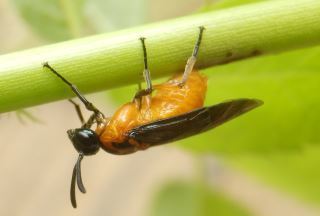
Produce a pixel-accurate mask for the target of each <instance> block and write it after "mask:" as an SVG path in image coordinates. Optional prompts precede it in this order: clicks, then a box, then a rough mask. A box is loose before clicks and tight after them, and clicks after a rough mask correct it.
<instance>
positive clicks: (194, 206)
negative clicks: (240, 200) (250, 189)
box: [150, 182, 251, 216]
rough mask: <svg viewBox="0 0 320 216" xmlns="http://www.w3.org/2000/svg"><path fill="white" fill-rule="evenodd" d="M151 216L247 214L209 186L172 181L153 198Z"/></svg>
mask: <svg viewBox="0 0 320 216" xmlns="http://www.w3.org/2000/svg"><path fill="white" fill-rule="evenodd" d="M150 215H152V216H171V215H172V216H180V215H181V216H182V215H183V216H212V215H217V216H235V215H237V216H248V215H251V214H249V213H248V212H247V211H246V210H244V209H243V208H241V207H240V206H238V205H236V204H234V203H232V202H231V201H229V200H227V199H226V198H224V197H223V196H221V195H220V194H218V193H216V192H213V191H212V190H211V189H210V188H208V187H205V186H203V185H198V184H189V183H185V182H174V183H171V184H168V185H166V186H165V187H164V188H162V190H161V191H160V192H159V194H157V196H156V199H155V200H154V203H153V206H152V209H151V214H150Z"/></svg>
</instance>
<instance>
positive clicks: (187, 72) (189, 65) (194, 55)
mask: <svg viewBox="0 0 320 216" xmlns="http://www.w3.org/2000/svg"><path fill="white" fill-rule="evenodd" d="M204 30H205V27H203V26H199V34H198V39H197V41H196V43H195V45H194V48H193V51H192V55H191V56H190V57H189V58H188V60H187V64H186V66H185V69H184V72H183V75H182V79H181V81H180V82H179V83H178V85H179V86H180V87H183V86H184V84H185V83H186V81H187V80H188V78H189V76H190V73H191V72H192V70H193V67H194V65H195V63H196V61H197V57H198V53H199V49H200V44H201V42H202V35H203V31H204Z"/></svg>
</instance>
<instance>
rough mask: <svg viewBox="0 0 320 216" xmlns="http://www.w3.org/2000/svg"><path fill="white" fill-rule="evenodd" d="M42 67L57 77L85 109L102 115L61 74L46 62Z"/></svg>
mask: <svg viewBox="0 0 320 216" xmlns="http://www.w3.org/2000/svg"><path fill="white" fill-rule="evenodd" d="M42 65H43V67H46V68H48V69H49V70H50V71H51V72H52V73H54V74H55V75H56V76H58V77H59V78H60V79H61V80H62V81H63V82H64V83H66V84H67V85H68V86H69V87H70V88H71V90H72V91H73V92H74V93H75V94H76V95H77V97H78V98H79V99H80V100H81V102H82V103H83V104H84V105H85V107H86V108H87V109H88V110H89V111H92V112H94V113H95V114H96V115H99V114H100V115H102V116H103V114H102V113H101V112H100V111H99V110H98V109H97V108H96V107H95V106H94V105H93V104H92V103H91V102H89V101H88V100H87V99H86V98H85V97H84V96H83V95H82V94H81V92H80V91H79V89H78V88H77V86H75V85H74V84H72V83H70V82H69V81H68V80H67V79H65V78H64V77H63V76H62V75H61V74H59V73H58V72H57V71H56V70H55V69H54V68H52V67H51V66H50V65H49V63H48V62H44V63H43V64H42Z"/></svg>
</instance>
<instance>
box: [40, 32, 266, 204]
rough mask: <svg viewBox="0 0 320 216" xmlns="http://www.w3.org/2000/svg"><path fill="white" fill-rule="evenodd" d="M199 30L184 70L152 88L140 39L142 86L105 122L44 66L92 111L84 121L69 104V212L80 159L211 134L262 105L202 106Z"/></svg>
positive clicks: (239, 102)
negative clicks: (72, 124)
mask: <svg viewBox="0 0 320 216" xmlns="http://www.w3.org/2000/svg"><path fill="white" fill-rule="evenodd" d="M204 30H205V28H204V27H199V34H198V38H197V41H196V43H195V46H194V49H193V52H192V55H191V57H190V58H189V59H188V61H187V64H186V66H185V70H184V72H183V73H182V74H177V75H174V76H173V77H172V78H170V79H169V80H168V81H167V82H165V83H162V84H158V85H152V82H151V76H150V70H149V67H148V61H147V49H146V45H145V38H140V41H141V44H142V50H143V59H144V70H143V75H144V79H145V82H146V88H145V89H141V85H140V84H139V90H138V91H137V92H136V94H135V95H134V97H133V100H132V101H131V102H128V103H126V104H124V105H123V106H121V107H120V108H119V109H118V110H117V111H116V112H115V114H114V115H113V116H112V117H110V118H106V117H105V116H104V114H103V113H102V112H100V110H99V109H97V108H96V107H95V106H94V105H93V104H92V103H91V102H89V101H88V100H87V99H86V98H85V97H84V96H83V95H82V94H81V93H80V91H79V90H78V88H77V87H76V86H75V85H73V84H72V83H70V82H69V81H68V80H67V79H65V78H64V77H63V76H62V75H60V74H59V73H58V72H57V71H56V70H55V69H53V68H52V67H51V66H50V65H49V64H48V63H44V64H43V67H45V68H48V69H49V70H50V71H51V72H52V73H54V74H55V75H56V76H58V77H59V78H60V79H61V80H62V81H63V82H64V83H66V84H67V85H68V86H69V87H70V88H71V90H72V91H73V92H74V93H75V94H76V96H77V97H78V98H79V99H80V100H81V102H82V103H83V104H84V105H85V107H86V109H87V110H89V111H91V112H92V115H91V116H90V117H89V119H88V120H87V121H84V119H83V116H82V113H81V111H80V107H79V105H78V104H76V103H75V102H74V101H73V100H71V99H70V100H69V101H70V102H71V103H73V105H74V106H75V108H76V111H77V114H78V116H79V118H80V120H81V122H82V126H81V127H80V128H76V129H70V130H68V131H67V133H68V136H69V138H70V140H71V142H72V143H73V145H74V147H75V149H76V150H77V151H78V153H79V156H78V160H77V162H76V164H75V166H74V168H73V172H72V178H71V189H70V198H71V203H72V206H73V207H74V208H76V207H77V203H76V196H75V187H76V184H77V185H78V188H79V190H80V191H81V192H82V193H85V192H86V190H85V187H84V185H83V182H82V178H81V161H82V159H83V157H84V156H87V155H94V154H96V153H97V152H98V151H99V149H100V147H101V148H102V149H104V150H105V151H107V152H109V153H111V154H118V155H125V154H130V153H134V152H136V151H138V150H145V149H147V148H149V147H152V146H156V145H161V144H165V143H169V142H172V141H175V140H180V139H183V138H186V137H190V136H192V135H196V134H199V133H201V132H204V131H207V130H210V129H212V128H214V127H217V126H219V125H221V124H223V123H225V122H227V121H229V120H231V119H233V118H235V117H237V116H239V115H241V114H243V113H246V112H248V111H250V110H252V109H254V108H256V107H258V106H260V105H262V103H263V102H262V101H260V100H257V99H235V100H231V101H227V102H223V103H220V104H216V105H213V106H209V107H203V103H204V99H205V95H206V90H207V78H206V77H205V76H203V75H201V74H200V73H199V72H198V71H197V70H194V69H193V68H194V65H195V63H196V60H197V56H198V52H199V48H200V44H201V41H202V36H203V32H204ZM93 125H96V128H95V130H93V129H91V128H92V126H93Z"/></svg>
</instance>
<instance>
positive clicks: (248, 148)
mask: <svg viewBox="0 0 320 216" xmlns="http://www.w3.org/2000/svg"><path fill="white" fill-rule="evenodd" d="M260 1H263V0H221V1H213V0H212V1H205V2H204V3H203V5H202V7H201V8H194V7H193V9H190V12H192V13H201V12H205V11H208V10H222V9H224V8H227V7H234V6H240V5H243V4H250V3H255V2H260ZM13 2H14V5H15V6H16V8H17V9H18V11H19V13H20V15H21V16H22V17H23V18H24V20H25V22H27V23H28V25H29V26H30V28H31V29H32V30H33V31H34V32H35V33H36V34H37V35H38V36H39V38H41V41H42V43H43V44H44V43H49V42H50V43H51V42H57V41H63V40H67V39H72V38H77V37H82V36H87V35H91V34H96V33H102V32H108V31H114V30H118V29H122V28H127V27H130V26H135V25H139V24H143V23H146V22H150V21H155V20H160V19H161V18H162V15H163V14H161V13H162V12H159V11H158V15H154V14H153V11H156V10H157V3H154V5H153V6H151V7H147V6H146V5H148V4H150V2H148V1H146V0H131V1H126V3H125V4H124V3H123V2H122V3H120V2H121V1H117V0H63V1H58V0H29V1H23V0H13ZM184 4H189V0H186V1H184ZM177 8H179V7H178V5H177ZM177 8H175V10H177ZM191 8H192V7H191ZM170 10H172V9H170V8H167V10H166V11H164V12H163V13H167V15H166V16H163V17H167V18H168V17H170ZM192 10H193V11H192ZM168 11H169V12H168ZM172 14H174V13H172ZM177 14H178V13H176V14H175V16H176V15H177ZM178 15H179V14H178ZM172 16H173V15H172ZM319 54H320V48H319V47H314V48H309V49H304V50H297V51H294V52H290V53H282V54H278V55H270V56H264V57H259V58H255V59H250V60H245V61H241V62H235V63H231V64H228V65H223V66H218V67H214V68H208V69H206V70H204V71H203V72H204V73H205V74H207V75H208V76H209V85H208V86H209V89H208V94H207V99H206V104H207V105H210V104H214V103H218V102H220V101H223V100H227V99H232V98H238V97H249V98H250V97H252V98H259V99H261V100H263V101H264V102H265V105H264V106H263V107H261V108H259V109H257V110H254V111H253V112H251V113H249V114H247V115H245V116H243V117H241V118H239V119H236V120H234V121H232V122H230V123H228V124H225V125H223V126H221V127H219V128H217V129H215V130H214V131H210V132H208V133H205V134H202V135H201V136H195V137H192V138H190V139H186V140H183V141H181V142H179V146H181V147H182V148H185V149H188V150H189V151H192V152H194V153H195V154H198V155H202V154H212V155H218V156H219V157H221V158H222V159H223V160H224V162H225V163H226V164H228V166H231V167H235V168H236V169H239V170H241V171H243V172H244V173H246V174H247V175H251V176H254V177H255V178H256V179H259V180H261V181H262V182H265V183H268V184H270V185H273V186H274V187H275V188H277V189H278V190H280V191H283V192H286V193H288V194H291V195H292V196H295V197H296V198H298V199H302V200H305V201H308V202H312V203H314V204H315V205H319V204H320V189H319V187H318V184H319V182H320V174H318V172H317V168H318V167H319V166H320V159H319V154H320V148H319V145H318V144H319V141H320V133H319V131H320V130H319V129H320V126H319V124H318V122H320V115H319V110H320V102H319V101H320V100H319V96H318V95H319V94H318V92H319V91H320V85H319V82H320V75H319V73H318V71H319V70H320V64H319V61H318V57H319ZM164 69H165V68H164ZM151 72H152V68H151ZM155 82H157V81H155ZM135 90H136V86H128V87H125V88H119V89H115V90H112V91H108V92H107V94H108V97H109V98H110V97H111V98H112V99H113V100H114V102H115V104H118V105H119V104H122V103H123V102H124V101H128V100H130V99H131V97H132V95H133V93H134V91H135ZM128 92H130V94H128ZM152 206H153V208H152V210H151V212H152V215H155V216H160V215H221V216H223V215H250V214H249V213H248V212H247V211H246V210H243V209H242V207H239V206H238V204H235V203H232V202H231V201H228V200H226V198H224V196H223V194H217V193H216V192H214V191H212V190H211V189H208V187H207V186H206V180H205V178H203V179H202V181H199V182H193V183H185V182H177V181H175V182H173V183H169V184H168V185H166V186H164V187H163V189H162V190H160V191H159V193H158V194H157V195H155V200H154V204H153V205H152Z"/></svg>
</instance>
